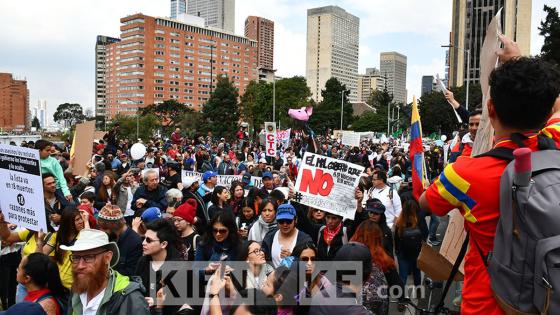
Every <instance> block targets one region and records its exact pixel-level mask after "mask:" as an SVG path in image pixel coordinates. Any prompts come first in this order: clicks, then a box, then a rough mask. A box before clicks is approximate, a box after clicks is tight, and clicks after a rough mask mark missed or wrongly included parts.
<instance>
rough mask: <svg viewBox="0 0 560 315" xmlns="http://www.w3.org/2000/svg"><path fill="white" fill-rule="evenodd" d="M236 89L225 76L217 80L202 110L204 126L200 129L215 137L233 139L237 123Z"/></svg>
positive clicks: (237, 94)
mask: <svg viewBox="0 0 560 315" xmlns="http://www.w3.org/2000/svg"><path fill="white" fill-rule="evenodd" d="M238 96H239V93H238V92H237V88H236V87H235V85H234V84H233V81H230V80H229V78H228V77H227V76H221V77H219V78H218V82H217V84H216V88H215V89H214V92H213V93H212V95H210V99H209V100H208V102H207V103H206V104H205V105H204V107H203V108H202V119H203V122H204V125H203V126H202V128H201V129H204V130H205V131H211V132H212V133H213V134H214V135H215V136H217V137H224V138H227V139H233V138H234V137H235V131H236V130H237V123H238V121H239V106H238V104H237V98H238Z"/></svg>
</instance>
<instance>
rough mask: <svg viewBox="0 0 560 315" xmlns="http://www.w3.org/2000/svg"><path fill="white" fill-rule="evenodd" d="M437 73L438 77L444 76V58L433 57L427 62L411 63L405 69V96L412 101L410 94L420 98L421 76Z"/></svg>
mask: <svg viewBox="0 0 560 315" xmlns="http://www.w3.org/2000/svg"><path fill="white" fill-rule="evenodd" d="M436 74H439V77H440V78H444V77H445V59H438V58H434V59H432V60H431V61H430V62H429V63H427V64H412V65H410V66H409V67H408V69H407V78H406V86H407V94H408V95H407V96H408V100H409V101H412V96H413V95H416V98H420V95H421V91H422V76H424V75H433V76H434V78H435V76H436Z"/></svg>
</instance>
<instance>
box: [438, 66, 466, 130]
mask: <svg viewBox="0 0 560 315" xmlns="http://www.w3.org/2000/svg"><path fill="white" fill-rule="evenodd" d="M436 82H437V86H438V88H439V91H440V92H442V93H443V94H445V93H447V88H446V87H445V85H444V84H443V82H442V81H441V80H440V79H439V74H436ZM447 103H449V105H451V108H452V109H453V112H454V113H455V118H457V121H458V122H459V123H460V124H462V123H463V120H462V119H461V116H459V114H458V113H457V110H456V109H455V107H453V104H451V102H450V101H447Z"/></svg>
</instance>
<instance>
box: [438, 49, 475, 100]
mask: <svg viewBox="0 0 560 315" xmlns="http://www.w3.org/2000/svg"><path fill="white" fill-rule="evenodd" d="M441 47H444V48H455V49H457V50H460V51H462V52H463V53H466V54H467V92H466V93H465V94H466V96H465V109H467V110H469V83H470V81H471V50H470V49H463V48H460V47H457V46H455V45H451V44H449V45H441Z"/></svg>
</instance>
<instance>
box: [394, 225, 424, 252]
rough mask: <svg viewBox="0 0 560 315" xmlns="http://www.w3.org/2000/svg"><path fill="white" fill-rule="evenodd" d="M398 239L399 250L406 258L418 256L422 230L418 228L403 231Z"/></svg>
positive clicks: (408, 228)
mask: <svg viewBox="0 0 560 315" xmlns="http://www.w3.org/2000/svg"><path fill="white" fill-rule="evenodd" d="M399 238H400V249H401V251H402V253H403V254H405V255H407V256H418V254H419V253H420V249H421V248H422V240H423V238H422V230H420V228H419V227H418V225H417V226H416V227H407V228H405V229H403V231H402V234H401V235H400V236H399Z"/></svg>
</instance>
